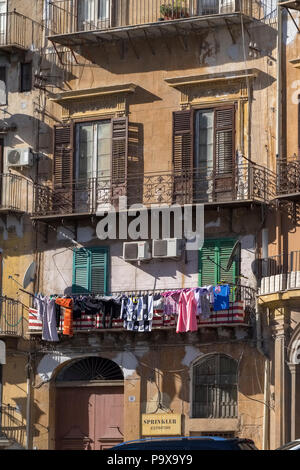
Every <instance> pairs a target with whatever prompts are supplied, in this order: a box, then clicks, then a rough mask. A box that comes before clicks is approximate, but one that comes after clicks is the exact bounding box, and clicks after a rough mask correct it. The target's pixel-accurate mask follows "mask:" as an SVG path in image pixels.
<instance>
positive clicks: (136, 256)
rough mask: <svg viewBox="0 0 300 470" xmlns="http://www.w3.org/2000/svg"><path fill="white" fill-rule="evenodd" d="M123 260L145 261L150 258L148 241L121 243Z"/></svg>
mask: <svg viewBox="0 0 300 470" xmlns="http://www.w3.org/2000/svg"><path fill="white" fill-rule="evenodd" d="M123 259H124V260H125V261H146V260H149V259H151V253H150V246H149V242H126V243H124V244H123Z"/></svg>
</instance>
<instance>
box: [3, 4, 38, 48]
mask: <svg viewBox="0 0 300 470" xmlns="http://www.w3.org/2000/svg"><path fill="white" fill-rule="evenodd" d="M42 33H43V29H42V25H41V24H39V23H37V22H36V21H34V20H32V19H31V18H28V17H27V16H24V15H22V14H21V13H18V12H16V11H13V12H8V13H0V47H5V46H11V47H16V48H21V49H39V48H41V47H42V45H43V41H44V38H43V34H42Z"/></svg>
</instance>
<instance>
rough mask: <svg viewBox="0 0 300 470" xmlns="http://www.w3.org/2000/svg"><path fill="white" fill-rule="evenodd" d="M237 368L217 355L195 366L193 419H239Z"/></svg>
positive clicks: (230, 359) (228, 358) (227, 359)
mask: <svg viewBox="0 0 300 470" xmlns="http://www.w3.org/2000/svg"><path fill="white" fill-rule="evenodd" d="M237 395H238V365H237V362H236V361H235V360H234V359H232V358H231V357H228V356H226V355H225V354H214V355H211V356H209V357H208V358H207V359H204V360H202V361H201V360H200V361H199V362H197V363H196V364H194V366H193V396H192V417H193V418H236V417H237Z"/></svg>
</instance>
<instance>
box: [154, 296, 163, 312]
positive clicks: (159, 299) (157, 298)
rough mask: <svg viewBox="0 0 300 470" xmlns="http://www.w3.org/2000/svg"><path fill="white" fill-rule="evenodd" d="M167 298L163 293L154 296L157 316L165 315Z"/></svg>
mask: <svg viewBox="0 0 300 470" xmlns="http://www.w3.org/2000/svg"><path fill="white" fill-rule="evenodd" d="M164 306H165V298H164V297H163V296H162V295H161V294H156V295H154V296H153V313H154V315H155V316H156V317H162V316H163V315H164Z"/></svg>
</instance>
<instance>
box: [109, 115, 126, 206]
mask: <svg viewBox="0 0 300 470" xmlns="http://www.w3.org/2000/svg"><path fill="white" fill-rule="evenodd" d="M127 161H128V119H127V118H116V119H112V157H111V166H112V171H111V175H112V203H113V205H114V206H115V207H116V208H118V202H119V201H118V198H119V197H120V196H126V194H127V165H128V163H127Z"/></svg>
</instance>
